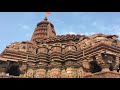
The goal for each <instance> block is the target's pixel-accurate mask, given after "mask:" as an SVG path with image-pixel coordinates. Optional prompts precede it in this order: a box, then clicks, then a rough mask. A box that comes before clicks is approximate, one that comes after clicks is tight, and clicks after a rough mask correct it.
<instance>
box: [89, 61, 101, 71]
mask: <svg viewBox="0 0 120 90" xmlns="http://www.w3.org/2000/svg"><path fill="white" fill-rule="evenodd" d="M89 64H90V72H91V73H96V72H100V71H101V70H102V69H101V67H100V66H99V65H98V64H97V61H91V62H90V63H89Z"/></svg>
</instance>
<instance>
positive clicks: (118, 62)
mask: <svg viewBox="0 0 120 90" xmlns="http://www.w3.org/2000/svg"><path fill="white" fill-rule="evenodd" d="M119 65H120V58H119V57H118V56H116V60H115V64H114V65H113V71H114V72H117V70H118V69H119Z"/></svg>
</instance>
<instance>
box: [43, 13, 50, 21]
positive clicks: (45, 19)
mask: <svg viewBox="0 0 120 90" xmlns="http://www.w3.org/2000/svg"><path fill="white" fill-rule="evenodd" d="M48 14H51V12H45V18H44V21H47V20H48V18H47V15H48Z"/></svg>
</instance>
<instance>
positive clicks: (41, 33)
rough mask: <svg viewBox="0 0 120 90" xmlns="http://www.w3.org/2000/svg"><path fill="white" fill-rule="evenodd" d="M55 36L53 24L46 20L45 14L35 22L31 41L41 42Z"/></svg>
mask: <svg viewBox="0 0 120 90" xmlns="http://www.w3.org/2000/svg"><path fill="white" fill-rule="evenodd" d="M53 37H56V32H55V30H54V25H53V24H52V23H51V22H49V21H48V19H47V17H46V16H45V18H44V20H43V21H41V22H39V23H38V24H37V27H36V28H35V30H34V33H33V35H32V38H31V41H34V42H38V43H41V42H42V41H43V40H45V39H47V38H53Z"/></svg>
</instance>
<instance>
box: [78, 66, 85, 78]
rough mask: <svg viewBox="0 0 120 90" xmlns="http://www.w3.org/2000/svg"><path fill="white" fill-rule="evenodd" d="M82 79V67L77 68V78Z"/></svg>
mask: <svg viewBox="0 0 120 90" xmlns="http://www.w3.org/2000/svg"><path fill="white" fill-rule="evenodd" d="M83 77H84V70H83V67H80V68H77V78H83Z"/></svg>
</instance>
